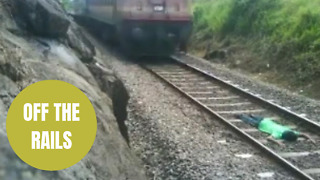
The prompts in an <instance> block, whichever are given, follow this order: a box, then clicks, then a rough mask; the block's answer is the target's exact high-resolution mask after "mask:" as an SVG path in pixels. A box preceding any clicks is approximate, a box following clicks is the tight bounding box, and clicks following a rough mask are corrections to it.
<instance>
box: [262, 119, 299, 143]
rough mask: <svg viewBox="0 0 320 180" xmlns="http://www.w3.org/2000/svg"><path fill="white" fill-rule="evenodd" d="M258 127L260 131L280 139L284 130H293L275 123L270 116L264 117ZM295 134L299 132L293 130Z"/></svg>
mask: <svg viewBox="0 0 320 180" xmlns="http://www.w3.org/2000/svg"><path fill="white" fill-rule="evenodd" d="M258 129H259V130H260V131H262V132H265V133H268V134H270V135H271V136H272V137H274V138H275V139H281V138H282V133H283V132H285V131H293V130H292V129H291V128H289V127H287V126H283V125H280V124H277V123H275V122H274V121H272V119H270V118H264V119H263V120H262V121H261V122H260V123H259V126H258ZM293 132H294V133H296V134H299V132H296V131H293Z"/></svg>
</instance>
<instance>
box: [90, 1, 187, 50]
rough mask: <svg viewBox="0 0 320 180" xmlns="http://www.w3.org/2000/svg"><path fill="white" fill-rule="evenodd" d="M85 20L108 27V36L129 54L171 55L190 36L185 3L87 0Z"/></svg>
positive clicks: (182, 45) (183, 46) (182, 47)
mask: <svg viewBox="0 0 320 180" xmlns="http://www.w3.org/2000/svg"><path fill="white" fill-rule="evenodd" d="M85 12H86V13H85V14H86V16H88V17H90V18H93V19H95V20H98V21H100V22H103V23H105V24H108V25H109V27H110V29H106V30H105V31H106V32H107V33H106V34H108V36H109V37H110V36H111V37H113V38H116V39H117V41H118V42H120V44H121V46H122V47H123V48H124V49H125V50H126V51H128V52H129V53H133V54H139V55H170V54H172V53H173V52H174V51H175V50H176V49H180V50H185V49H186V44H187V41H188V39H189V36H190V34H191V29H192V15H191V9H190V4H189V2H188V0H86V11H85Z"/></svg>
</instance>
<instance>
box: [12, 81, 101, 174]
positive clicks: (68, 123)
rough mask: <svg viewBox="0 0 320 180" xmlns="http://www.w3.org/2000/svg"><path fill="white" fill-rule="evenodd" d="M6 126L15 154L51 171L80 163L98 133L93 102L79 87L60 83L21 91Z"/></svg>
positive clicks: (54, 82) (29, 162) (50, 83)
mask: <svg viewBox="0 0 320 180" xmlns="http://www.w3.org/2000/svg"><path fill="white" fill-rule="evenodd" d="M6 124H7V134H8V139H9V142H10V145H11V147H12V149H13V150H14V152H15V153H16V154H17V155H18V156H19V157H20V158H21V159H22V160H23V161H24V162H26V163H27V164H29V165H31V166H33V167H35V168H37V169H41V170H47V171H54V170H61V169H65V168H68V167H70V166H72V165H74V164H76V163H77V162H79V161H80V160H81V159H82V158H83V157H84V156H85V155H86V154H87V153H88V152H89V150H90V149H91V147H92V145H93V142H94V139H95V137H96V132H97V119H96V115H95V111H94V108H93V106H92V104H91V102H90V100H89V99H88V98H87V96H86V95H85V94H84V93H83V92H82V91H81V90H79V89H78V88H77V87H75V86H73V85H71V84H69V83H66V82H63V81H58V80H47V81H40V82H37V83H35V84H32V85H30V86H28V87H27V88H25V89H24V90H23V91H21V92H20V93H19V95H18V96H17V97H16V98H15V99H14V101H13V102H12V104H11V106H10V108H9V111H8V114H7V122H6Z"/></svg>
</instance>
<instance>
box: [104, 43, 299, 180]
mask: <svg viewBox="0 0 320 180" xmlns="http://www.w3.org/2000/svg"><path fill="white" fill-rule="evenodd" d="M99 48H100V49H101V50H100V51H105V53H103V54H104V55H100V56H107V55H106V54H109V55H110V56H108V57H101V59H108V61H107V62H105V63H106V64H108V65H109V66H110V67H111V68H112V69H113V70H114V71H115V72H116V74H117V75H118V77H119V78H120V79H121V80H122V81H123V82H124V83H125V85H126V87H127V89H128V91H129V94H130V101H129V107H128V120H127V121H126V125H127V127H128V131H129V136H130V147H131V148H132V150H133V151H134V152H135V153H136V154H137V156H138V157H140V158H141V159H142V160H143V162H144V166H145V168H146V171H147V175H148V177H149V178H150V179H156V180H158V179H159V180H160V179H188V180H189V179H190V180H193V179H194V180H198V179H204V180H211V179H219V180H220V179H222V180H224V179H239V180H240V179H260V178H267V179H295V177H293V175H292V174H291V173H290V172H288V171H287V170H285V169H284V168H282V167H281V166H280V165H278V164H277V163H276V162H275V161H273V160H271V159H270V158H269V157H268V156H267V155H265V154H264V153H263V152H262V151H260V150H258V149H256V148H255V147H253V146H252V145H250V144H249V143H248V142H246V141H245V140H244V139H243V138H241V137H239V135H238V134H236V133H234V132H233V131H231V130H230V129H229V128H227V127H226V126H224V124H222V123H221V122H219V121H218V120H216V119H214V118H213V117H211V116H210V115H208V114H207V113H205V112H203V111H202V110H200V109H199V108H198V107H197V106H195V105H194V104H193V103H191V102H190V101H189V100H187V99H186V98H185V97H183V96H182V95H180V94H179V93H178V92H176V91H175V90H174V89H172V88H171V87H169V86H168V85H167V84H165V83H163V82H162V81H161V80H159V79H158V78H156V77H155V76H154V75H152V74H151V73H150V72H148V71H146V70H144V69H143V68H141V67H140V66H139V65H138V64H137V62H136V61H135V62H133V61H129V60H128V59H127V58H123V57H119V56H118V55H115V54H114V53H112V52H110V51H109V50H108V49H107V48H105V47H103V45H100V46H99ZM98 56H99V55H98ZM150 61H152V58H150Z"/></svg>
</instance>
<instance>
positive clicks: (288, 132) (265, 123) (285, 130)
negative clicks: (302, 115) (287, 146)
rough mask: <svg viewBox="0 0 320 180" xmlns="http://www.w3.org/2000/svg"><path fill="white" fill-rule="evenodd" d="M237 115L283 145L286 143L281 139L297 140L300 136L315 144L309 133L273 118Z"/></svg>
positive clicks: (271, 139)
mask: <svg viewBox="0 0 320 180" xmlns="http://www.w3.org/2000/svg"><path fill="white" fill-rule="evenodd" d="M236 117H237V118H239V119H241V120H242V121H244V122H246V123H248V124H250V125H252V126H254V127H256V128H258V129H259V130H260V131H262V132H264V133H267V134H269V135H270V136H269V137H268V140H270V141H272V142H275V143H277V144H279V145H281V146H283V145H284V144H283V143H281V142H280V141H279V140H280V139H283V140H286V141H296V140H297V139H298V137H304V138H306V139H309V140H310V141H311V142H312V143H313V144H315V141H314V140H313V139H311V138H310V136H308V135H307V134H305V133H301V132H298V131H294V130H292V129H291V128H289V127H287V126H284V125H281V124H278V123H276V122H274V121H273V120H272V119H271V118H264V117H259V116H253V115H249V116H248V115H244V114H240V115H236Z"/></svg>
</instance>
